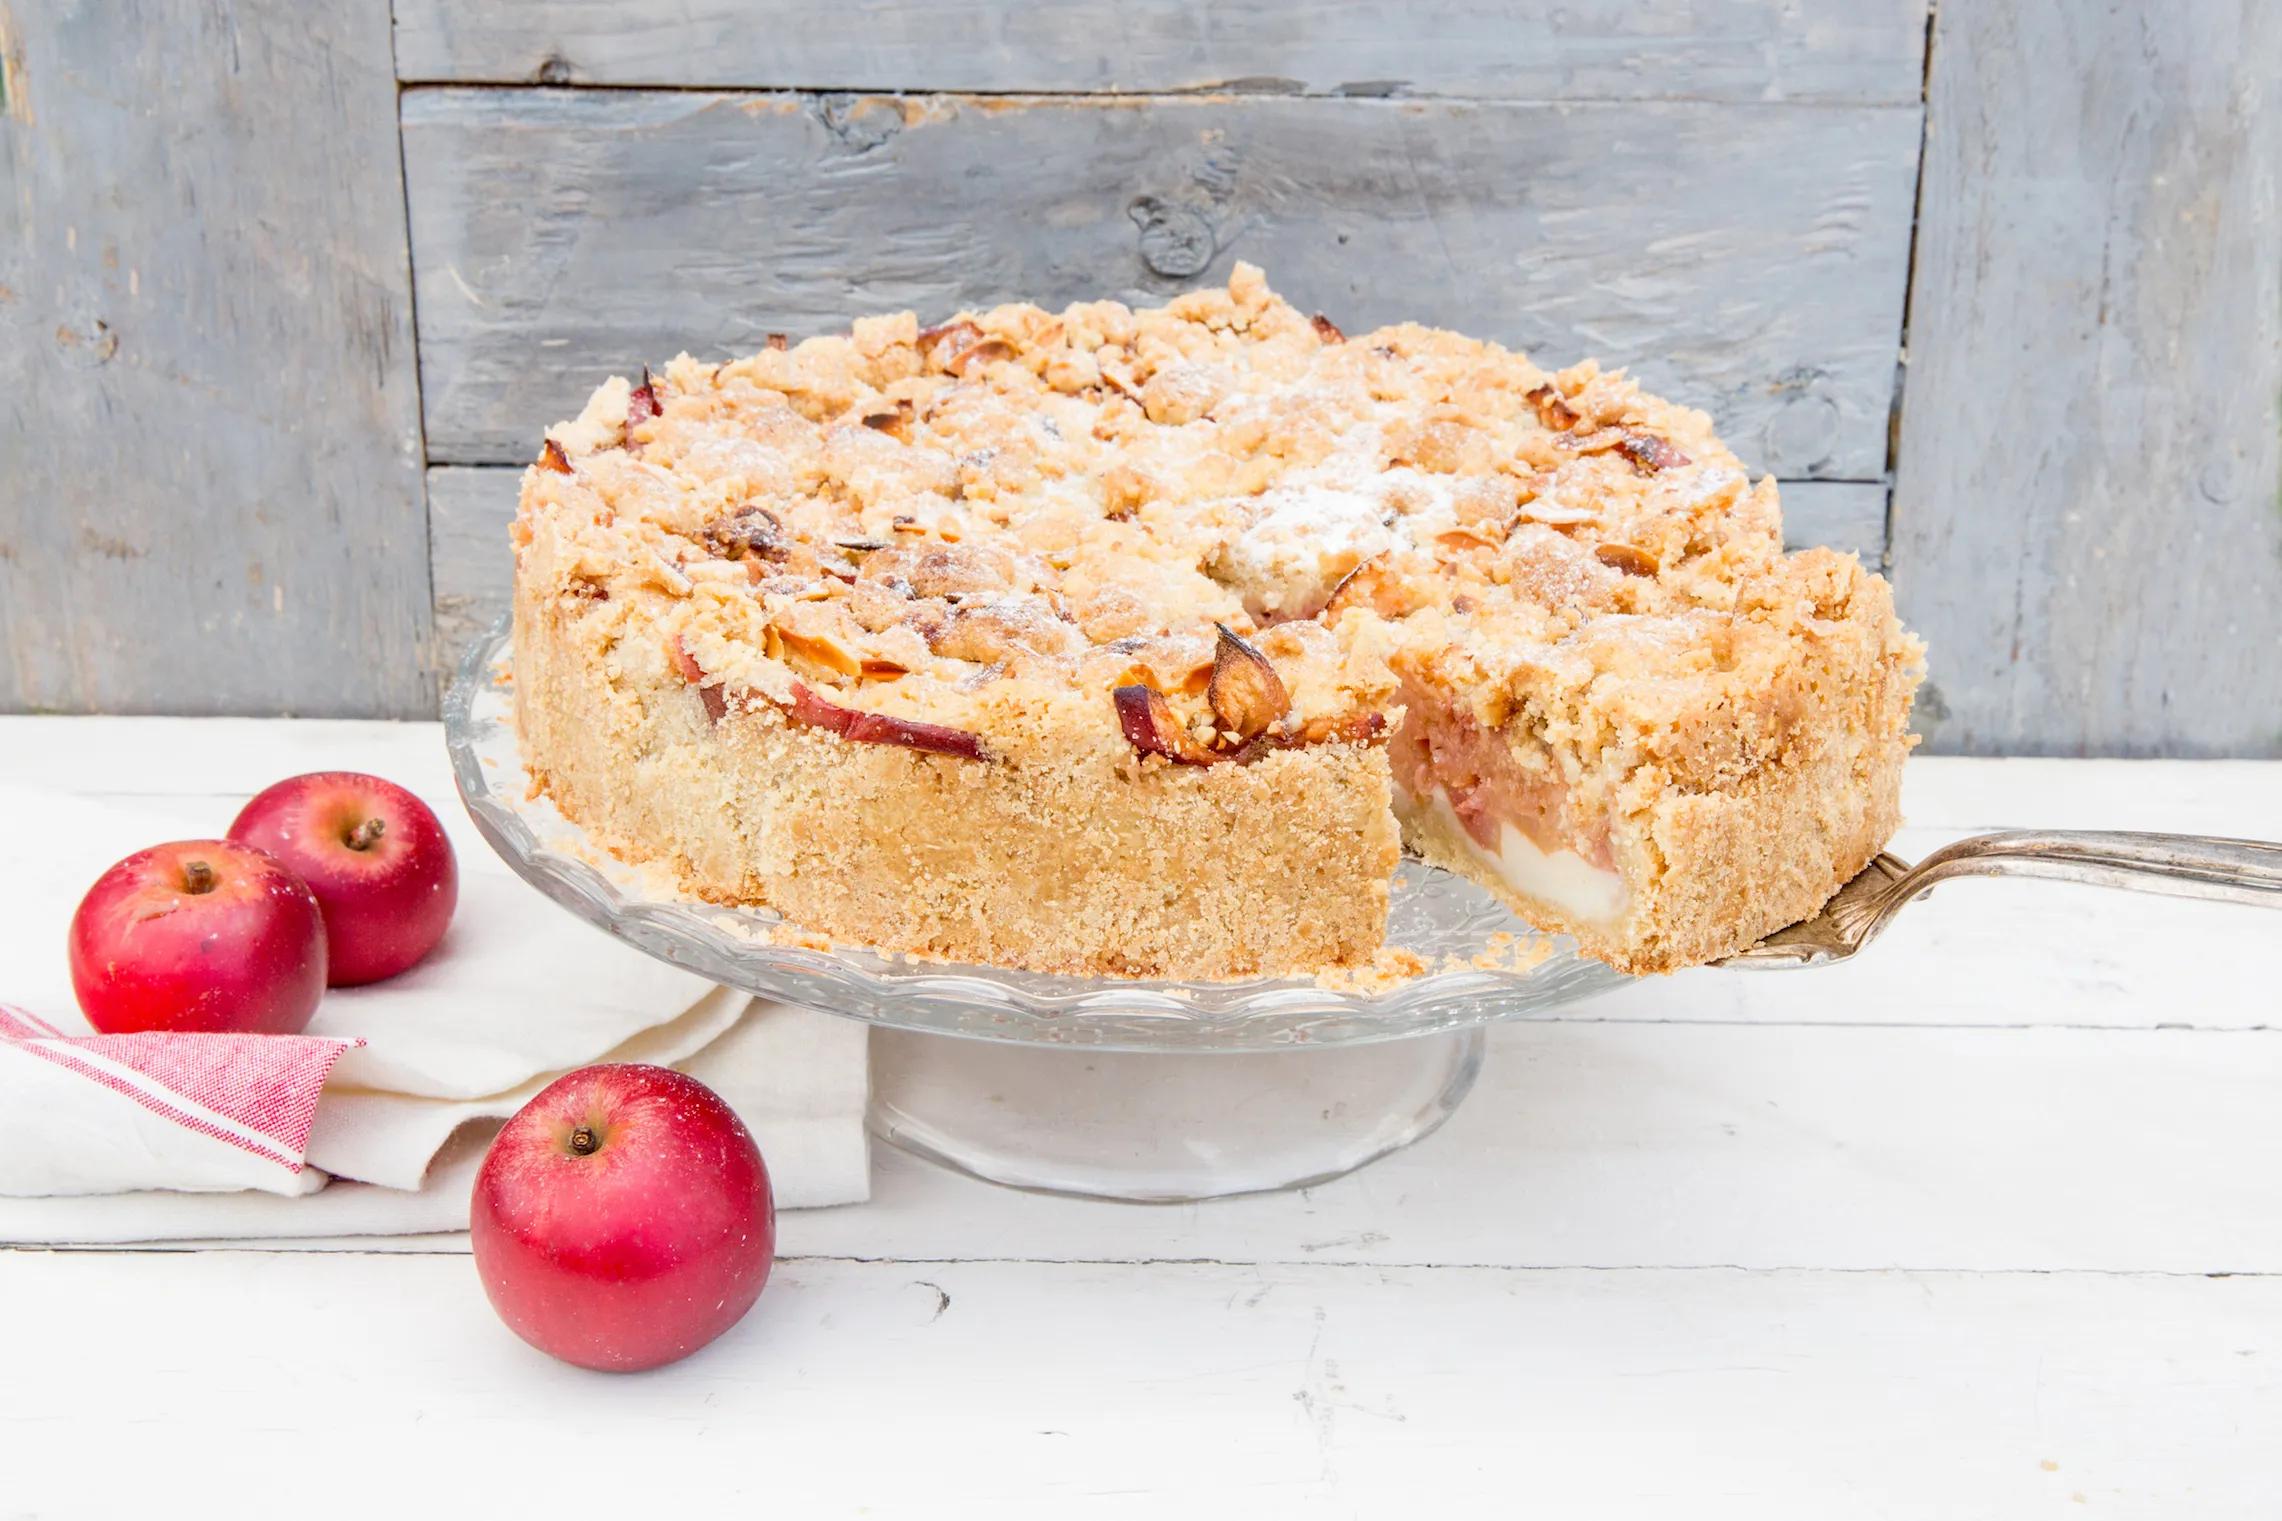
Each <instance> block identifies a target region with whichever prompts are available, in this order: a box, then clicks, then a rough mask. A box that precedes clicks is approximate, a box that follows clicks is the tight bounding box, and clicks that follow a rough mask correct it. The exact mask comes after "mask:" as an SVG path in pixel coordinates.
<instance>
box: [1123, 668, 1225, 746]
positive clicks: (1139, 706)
mask: <svg viewBox="0 0 2282 1521" xmlns="http://www.w3.org/2000/svg"><path fill="white" fill-rule="evenodd" d="M1109 700H1110V701H1111V702H1112V703H1114V704H1116V706H1117V725H1118V727H1119V728H1121V729H1123V730H1124V731H1125V742H1126V743H1127V744H1129V745H1131V746H1132V747H1133V748H1134V749H1135V750H1138V751H1139V752H1140V753H1141V754H1143V755H1162V756H1163V757H1165V759H1167V760H1169V761H1175V762H1177V763H1179V764H1181V765H1184V766H1209V765H1211V764H1212V763H1213V762H1214V761H1216V760H1219V759H1221V757H1220V756H1217V755H1215V754H1213V753H1212V752H1211V751H1210V750H1207V749H1206V748H1205V747H1204V746H1202V745H1200V744H1198V743H1197V742H1196V740H1195V739H1194V738H1192V737H1191V736H1190V734H1189V731H1188V729H1187V728H1186V727H1185V726H1184V725H1183V724H1182V723H1181V719H1180V715H1179V714H1177V713H1175V712H1174V711H1173V705H1172V704H1171V703H1169V702H1167V701H1165V694H1164V693H1162V692H1160V691H1158V690H1157V689H1156V688H1154V687H1146V686H1138V685H1136V686H1128V687H1118V688H1117V689H1115V690H1114V691H1112V692H1111V693H1110V694H1109Z"/></svg>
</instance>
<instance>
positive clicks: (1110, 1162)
mask: <svg viewBox="0 0 2282 1521" xmlns="http://www.w3.org/2000/svg"><path fill="white" fill-rule="evenodd" d="M512 662H513V655H512V652H511V651H510V650H509V648H508V636H507V627H506V624H505V623H504V622H502V623H501V624H500V625H499V626H497V627H495V628H493V629H492V630H491V632H490V633H488V634H486V635H485V636H484V637H483V638H481V639H479V640H477V641H476V643H475V644H474V646H473V647H472V648H471V649H470V650H469V651H468V653H467V656H466V658H465V659H464V660H463V661H462V662H461V665H460V670H459V674H458V677H457V679H456V680H455V681H454V683H453V685H452V689H451V692H450V694H449V695H448V696H447V698H446V699H445V703H444V732H445V738H446V742H447V743H448V744H449V746H450V749H451V757H452V770H453V775H454V777H455V778H456V779H457V781H458V784H459V789H460V795H461V796H462V797H463V798H464V799H465V800H466V803H467V808H468V812H469V813H470V814H471V815H472V816H473V817H474V820H475V824H476V828H477V829H478V830H480V831H481V832H482V834H483V836H484V838H485V839H486V840H488V841H489V842H490V843H491V844H492V846H493V847H494V848H495V849H497V850H498V852H499V853H500V855H501V856H502V857H504V858H505V860H506V861H507V864H508V865H509V866H510V867H512V868H513V869H514V870H515V871H516V873H517V874H519V875H520V876H521V877H522V878H523V879H524V880H525V881H527V882H529V883H531V884H532V885H533V886H535V887H537V888H538V889H539V890H540V891H541V892H543V893H545V894H546V895H547V896H548V897H550V898H552V899H554V900H555V902H557V903H559V904H561V905H562V906H563V907H565V908H567V909H569V910H570V911H571V912H572V913H574V914H577V915H578V916H579V917H580V918H582V919H585V920H586V921H588V922H589V923H591V924H594V925H596V926H598V927H599V928H601V929H603V930H605V931H607V932H609V933H610V934H612V935H615V936H617V937H618V938H619V939H621V940H623V941H625V942H626V943H627V944H629V945H632V946H636V947H638V948H640V949H641V950H644V951H647V952H648V953H649V954H651V955H653V956H657V957H660V958H661V959H663V960H666V961H670V962H673V963H674V964H676V965H678V966H684V967H687V968H689V969H690V970H691V971H693V972H696V973H697V974H699V975H700V976H703V977H707V978H710V979H712V980H713V981H715V982H719V983H723V984H726V985H728V986H730V987H735V988H741V989H743V990H745V991H746V992H749V993H754V994H758V995H759V996H761V997H764V998H774V999H779V1000H782V1001H784V1002H786V1003H794V1004H801V1005H805V1006H806V1007H809V1008H813V1009H821V1010H823V1011H825V1012H827V1013H831V1014H837V1015H841V1016H843V1017H845V1018H849V1019H860V1020H863V1021H865V1022H867V1023H868V1024H870V1025H871V1026H872V1097H871V1112H870V1114H871V1128H872V1130H873V1133H874V1134H876V1135H878V1136H879V1137H881V1138H882V1139H884V1140H886V1141H888V1142H890V1143H891V1144H893V1145H895V1146H898V1147H900V1148H902V1149H904V1150H906V1151H911V1152H916V1153H917V1154H919V1155H921V1156H924V1157H927V1158H930V1159H931V1160H933V1161H936V1162H939V1163H942V1164H945V1165H947V1166H950V1167H954V1168H958V1169H960V1170H961V1171H964V1172H968V1173H971V1174H974V1175H975V1176H977V1177H981V1178H986V1179H989V1180H991V1181H993V1182H996V1183H1004V1184H1009V1185H1012V1186H1015V1187H1020V1188H1034V1189H1043V1190H1047V1191H1051V1192H1055V1193H1070V1194H1081V1195H1087V1196H1090V1197H1096V1198H1111V1199H1129V1200H1145V1201H1153V1202H1173V1201H1181V1200H1193V1199H1204V1198H1213V1197H1217V1196H1220V1195H1224V1194H1237V1193H1252V1192H1259V1191H1263V1190H1268V1189H1279V1188H1296V1187H1301V1186H1304V1185H1307V1184H1310V1183H1317V1182H1322V1181H1324V1180H1325V1179H1329V1178H1334V1177H1337V1176H1339V1175H1340V1174H1341V1173H1344V1172H1348V1171H1351V1170H1352V1169H1354V1168H1357V1167H1360V1166H1362V1165H1363V1164H1364V1163H1366V1162H1369V1161H1372V1160H1374V1159H1375V1158H1378V1157H1382V1156H1385V1155H1386V1154H1387V1153H1388V1152H1390V1151H1394V1150H1396V1149H1397V1148H1399V1147H1402V1146H1407V1145H1409V1144H1410V1143H1411V1142H1412V1141H1415V1140H1417V1139H1419V1138H1420V1137H1421V1136H1424V1135H1426V1134H1428V1133H1429V1132H1431V1131H1432V1130H1434V1128H1435V1127H1436V1126H1438V1125H1440V1124H1441V1123H1442V1122H1443V1121H1444V1120H1445V1119H1448V1118H1449V1117H1450V1115H1451V1113H1452V1112H1453V1111H1455V1110H1456V1109H1457V1107H1458V1105H1459V1103H1460V1102H1461V1101H1462V1100H1463V1099H1464V1098H1465V1096H1466V1093H1467V1090H1469V1089H1470V1088H1471V1087H1472V1086H1473V1084H1474V1078H1475V1076H1476V1075H1477V1074H1478V1073H1479V1071H1480V1070H1481V1063H1482V1049H1483V1044H1484V1040H1483V1026H1484V1025H1485V1024H1486V1023H1487V1022H1488V1021H1490V1020H1493V1019H1507V1018H1512V1017H1515V1016H1519V1015H1529V1014H1542V1013H1546V1012H1548V1011H1551V1010H1554V1009H1559V1008H1564V1007H1566V1006H1568V1005H1570V1004H1574V1003H1576V1002H1578V1001H1579V1000H1581V999H1585V998H1589V997H1591V996H1593V995H1594V994H1596V993H1600V992H1603V991H1605V990H1607V989H1609V988H1611V987H1614V986H1616V985H1617V984H1618V983H1619V982H1621V981H1622V980H1623V979H1622V977H1621V976H1620V975H1619V974H1618V973H1616V972H1614V971H1612V970H1610V969H1609V968H1608V967H1606V966H1604V965H1602V964H1601V963H1599V962H1597V961H1591V960H1587V959H1585V958H1583V957H1580V956H1579V955H1577V954H1576V951H1575V949H1574V947H1573V946H1571V945H1570V943H1569V942H1568V941H1567V940H1566V939H1550V940H1549V939H1548V938H1546V937H1544V936H1541V935H1539V934H1538V933H1537V932H1536V931H1535V930H1532V929H1531V928H1529V926H1527V925H1526V924H1523V923H1522V922H1521V921H1520V920H1518V919H1516V918H1514V917H1513V916H1512V915H1511V914H1509V913H1508V912H1506V910H1505V909H1504V908H1502V907H1500V906H1499V905H1498V904H1497V902H1496V901H1495V900H1494V899H1492V898H1491V897H1490V896H1489V895H1488V894H1486V893H1484V892H1482V891H1481V890H1480V889H1478V888H1476V887H1474V886H1473V885H1472V884H1470V883H1468V882H1466V881H1464V880H1462V879H1461V878H1458V877H1456V876H1453V875H1451V874H1450V873H1448V872H1444V871H1440V870H1438V869H1435V868H1433V867H1428V866H1425V865H1422V864H1420V863H1418V862H1415V861H1408V862H1405V863H1404V864H1403V866H1402V868H1401V870H1400V872H1399V874H1398V875H1397V877H1396V879H1395V883H1394V891H1393V898H1392V903H1391V905H1390V910H1389V915H1388V926H1387V930H1388V942H1389V944H1390V946H1393V947H1397V948H1400V949H1401V950H1404V951H1408V952H1412V953H1414V954H1415V956H1416V957H1417V960H1418V962H1419V963H1420V964H1421V965H1422V966H1423V967H1424V968H1426V970H1424V971H1421V972H1419V973H1417V974H1416V975H1412V976H1409V977H1407V978H1405V979H1402V980H1387V979H1379V980H1375V981H1373V982H1370V983H1368V984H1366V983H1363V982H1361V981H1351V982H1347V983H1342V982H1339V981H1336V980H1332V979H1325V980H1320V981H1319V980H1317V979H1312V978H1296V977H1285V978H1259V979H1253V980H1250V981H1243V982H1143V981H1128V980H1123V979H1118V978H1106V977H1064V976H1054V975H1050V974H1046V973H1040V972H1020V971H1010V970H1006V969H1004V968H999V967H986V966H962V965H955V964H951V963H948V962H941V961H932V960H928V959H925V958H921V957H916V956H910V955H904V954H900V953H892V952H881V951H874V950H870V949H865V948H861V947H834V948H832V949H828V950H820V949H816V948H814V947H811V946H804V945H798V944H792V943H780V941H779V940H778V939H777V938H775V936H776V934H777V932H779V931H780V930H781V929H782V928H783V921H782V919H781V918H780V917H779V916H778V915H776V914H774V913H772V912H770V911H767V910H764V909H748V908H724V907H721V906H718V905H715V904H710V903H705V902H702V901H699V900H697V899H694V898H691V897H688V896H686V895H684V894H682V893H681V892H679V891H678V890H677V889H676V887H675V885H674V884H673V882H672V881H671V879H670V878H669V877H668V876H667V875H665V874H664V873H662V872H659V871H658V870H656V869H654V868H643V867H635V866H629V865H627V864H625V863H624V862H621V861H618V860H616V859H614V858H613V857H611V856H610V855H609V854H607V853H606V852H605V851H603V850H601V849H600V848H599V847H597V846H595V845H594V844H593V843H592V842H590V841H589V840H588V839H587V838H586V836H585V835H584V833H583V832H582V831H581V830H580V829H579V828H578V827H577V826H576V825H574V824H572V823H570V822H568V821H567V820H565V819H564V818H563V816H562V815H561V814H560V813H559V812H557V811H556V810H555V808H554V806H553V805H552V804H551V803H550V802H549V801H548V800H547V799H546V798H545V797H543V796H534V795H533V793H532V789H531V787H530V785H529V777H528V775H527V774H526V772H525V771H524V768H523V763H522V757H521V754H520V751H519V747H518V744H517V740H516V734H515V726H514V724H513V722H512V718H511V713H510V708H511V704H512V698H511V695H510V694H511V692H512V685H511V682H512V676H513V669H512Z"/></svg>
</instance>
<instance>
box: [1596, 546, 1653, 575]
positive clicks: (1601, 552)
mask: <svg viewBox="0 0 2282 1521" xmlns="http://www.w3.org/2000/svg"><path fill="white" fill-rule="evenodd" d="M1593 558H1594V559H1596V560H1598V561H1600V562H1601V563H1602V564H1603V565H1606V566H1608V567H1609V568H1610V569H1612V570H1621V571H1623V572H1624V573H1625V574H1626V575H1628V576H1653V575H1654V574H1656V557H1655V556H1654V555H1652V554H1650V553H1649V552H1648V551H1647V550H1645V549H1641V548H1639V547H1638V546H1636V545H1632V544H1603V545H1601V546H1600V547H1599V548H1598V549H1595V550H1594V551H1593Z"/></svg>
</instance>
